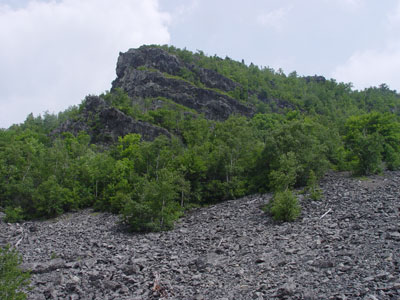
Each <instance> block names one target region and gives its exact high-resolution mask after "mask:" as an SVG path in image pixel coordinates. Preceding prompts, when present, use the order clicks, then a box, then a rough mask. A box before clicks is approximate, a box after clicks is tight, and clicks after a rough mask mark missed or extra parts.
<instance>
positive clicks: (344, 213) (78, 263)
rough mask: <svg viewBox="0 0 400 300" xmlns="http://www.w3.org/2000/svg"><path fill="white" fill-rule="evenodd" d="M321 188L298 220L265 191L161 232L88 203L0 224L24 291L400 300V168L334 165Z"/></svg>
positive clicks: (32, 294) (39, 294)
mask: <svg viewBox="0 0 400 300" xmlns="http://www.w3.org/2000/svg"><path fill="white" fill-rule="evenodd" d="M320 187H321V188H322V190H323V194H324V196H323V199H322V200H321V201H312V200H309V199H308V198H307V196H306V195H299V198H300V202H301V205H302V208H303V210H302V215H301V217H300V218H299V219H298V220H297V221H295V222H293V223H277V222H274V221H273V220H272V218H271V217H270V216H269V215H268V214H266V213H264V212H263V211H262V210H261V207H262V206H263V205H265V204H266V203H267V202H268V201H269V200H270V198H271V195H270V194H266V195H254V196H250V197H244V198H242V199H238V200H232V201H228V202H224V203H221V204H217V205H215V206H210V207H207V208H201V209H196V210H194V211H192V212H190V213H188V214H187V215H186V216H185V217H183V218H182V219H181V220H180V222H179V223H178V224H177V225H176V227H175V229H174V230H172V231H169V232H161V233H148V234H131V233H127V232H126V231H124V230H123V227H122V226H121V225H120V224H119V219H118V216H115V215H111V214H107V213H96V212H93V211H92V210H84V211H80V212H77V213H70V214H65V215H63V216H61V217H59V218H57V219H54V220H48V221H37V222H36V221H35V222H26V223H23V224H6V223H4V222H0V243H2V244H6V243H9V244H11V245H13V246H17V248H18V250H19V251H20V253H21V254H22V255H23V258H24V264H23V268H25V269H29V270H31V271H32V280H31V287H32V289H31V290H30V291H28V299H40V300H42V299H137V300H139V299H220V300H222V299H225V300H226V299H400V216H399V208H400V201H399V197H400V172H388V173H385V174H384V175H383V176H373V177H369V178H368V179H365V180H360V179H357V178H351V177H350V176H349V175H348V174H345V173H329V174H327V175H326V176H325V178H324V179H323V181H322V182H321V184H320ZM321 216H323V218H321Z"/></svg>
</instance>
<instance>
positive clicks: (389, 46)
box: [332, 0, 400, 91]
mask: <svg viewBox="0 0 400 300" xmlns="http://www.w3.org/2000/svg"><path fill="white" fill-rule="evenodd" d="M386 24H387V27H386V31H383V32H382V35H383V36H386V40H385V41H384V42H383V43H381V44H380V45H379V47H371V48H369V49H364V50H359V51H356V52H355V53H353V54H352V55H351V56H350V58H349V59H348V60H347V61H346V62H345V63H343V64H342V65H340V66H338V67H337V68H336V69H335V70H334V71H333V72H332V77H334V78H336V79H338V80H339V81H344V82H352V83H353V85H354V87H355V88H357V89H363V88H367V87H370V86H378V85H380V84H381V83H386V84H387V85H389V87H390V88H392V89H395V90H397V91H400V79H399V75H398V74H399V70H400V36H399V35H398V29H399V27H400V0H399V1H398V2H397V8H396V9H395V10H393V11H392V12H390V13H389V14H388V15H387V17H386Z"/></svg>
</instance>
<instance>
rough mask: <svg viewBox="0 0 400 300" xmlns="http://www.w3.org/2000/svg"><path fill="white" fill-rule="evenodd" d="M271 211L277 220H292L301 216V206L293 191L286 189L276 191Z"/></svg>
mask: <svg viewBox="0 0 400 300" xmlns="http://www.w3.org/2000/svg"><path fill="white" fill-rule="evenodd" d="M270 212H271V214H272V216H273V218H274V219H275V220H277V221H285V222H291V221H294V220H296V219H297V218H298V217H299V216H300V213H301V207H300V205H299V203H298V200H297V197H296V196H295V195H294V194H293V192H292V191H291V190H285V191H281V192H276V193H275V195H274V198H273V200H272V204H271V207H270Z"/></svg>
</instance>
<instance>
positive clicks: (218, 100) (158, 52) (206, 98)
mask: <svg viewBox="0 0 400 300" xmlns="http://www.w3.org/2000/svg"><path fill="white" fill-rule="evenodd" d="M140 67H144V68H140ZM185 69H187V70H190V71H191V72H193V73H194V74H195V76H197V79H198V80H199V81H200V82H201V83H202V84H203V85H204V88H203V87H198V86H196V85H194V84H193V83H191V82H189V81H186V80H183V79H181V78H180V77H178V75H180V74H181V72H182V71H183V70H185ZM112 88H113V89H116V88H122V89H123V90H124V91H125V92H127V94H128V95H129V96H130V97H131V98H132V99H133V101H135V100H136V101H137V100H140V99H144V98H155V97H159V96H161V97H165V98H168V99H170V100H173V101H174V102H176V103H178V104H181V105H183V106H186V107H188V108H190V109H194V110H196V111H197V112H199V113H201V114H204V115H205V116H206V117H207V118H209V119H213V120H225V119H227V118H228V117H229V116H230V115H232V114H239V115H245V116H251V115H252V114H253V110H252V108H250V107H248V106H246V105H244V104H242V103H240V102H239V101H237V100H236V99H233V98H232V97H229V96H228V95H226V94H225V93H226V92H229V91H232V90H234V89H236V88H240V86H239V85H238V84H237V83H235V82H233V81H232V80H230V79H228V78H226V77H224V76H222V75H220V74H218V73H217V72H215V71H213V70H208V69H204V68H200V67H197V66H195V65H190V64H186V63H184V62H182V61H181V60H179V59H178V58H177V57H176V56H174V55H171V54H169V53H168V52H166V51H164V50H162V49H159V48H147V47H142V48H139V49H131V50H129V51H128V52H126V53H120V56H119V58H118V64H117V79H116V80H115V81H114V82H113V84H112Z"/></svg>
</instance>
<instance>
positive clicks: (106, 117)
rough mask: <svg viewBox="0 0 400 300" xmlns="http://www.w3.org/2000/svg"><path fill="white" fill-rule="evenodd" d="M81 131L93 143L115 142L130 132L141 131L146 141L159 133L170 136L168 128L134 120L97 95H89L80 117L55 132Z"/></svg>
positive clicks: (69, 121) (76, 132)
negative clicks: (87, 135)
mask: <svg viewBox="0 0 400 300" xmlns="http://www.w3.org/2000/svg"><path fill="white" fill-rule="evenodd" d="M80 131H85V132H87V133H88V134H89V135H90V136H91V142H92V143H100V144H110V143H114V142H116V141H118V137H119V136H124V135H126V134H129V133H139V134H140V135H141V136H142V139H143V140H145V141H152V140H154V139H155V138H156V137H157V136H159V135H165V136H167V137H170V133H169V132H168V131H167V130H166V129H164V128H160V127H157V126H154V125H152V124H149V123H146V122H142V121H137V120H134V119H133V118H132V117H130V116H127V115H126V114H124V113H123V112H121V111H120V110H118V109H116V108H114V107H111V106H109V105H108V104H107V103H106V102H105V101H104V99H102V98H101V97H97V96H87V97H86V99H85V101H84V103H83V109H82V112H81V114H80V115H79V117H78V119H76V120H68V121H66V122H65V123H63V124H62V125H61V126H60V127H59V128H58V129H56V130H55V131H54V132H53V133H54V134H59V133H62V132H71V133H73V134H75V135H76V134H78V133H79V132H80Z"/></svg>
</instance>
